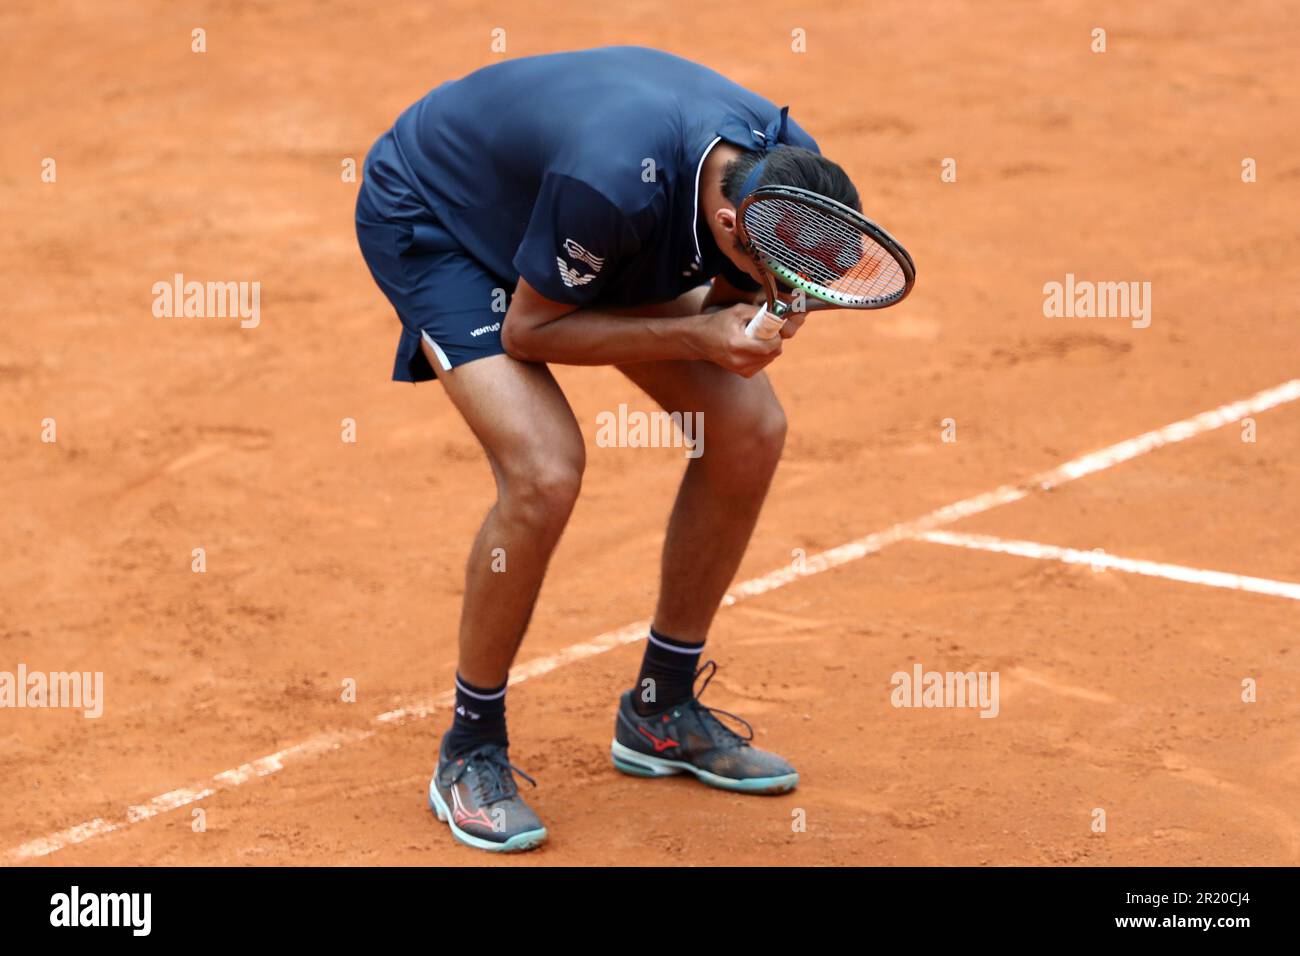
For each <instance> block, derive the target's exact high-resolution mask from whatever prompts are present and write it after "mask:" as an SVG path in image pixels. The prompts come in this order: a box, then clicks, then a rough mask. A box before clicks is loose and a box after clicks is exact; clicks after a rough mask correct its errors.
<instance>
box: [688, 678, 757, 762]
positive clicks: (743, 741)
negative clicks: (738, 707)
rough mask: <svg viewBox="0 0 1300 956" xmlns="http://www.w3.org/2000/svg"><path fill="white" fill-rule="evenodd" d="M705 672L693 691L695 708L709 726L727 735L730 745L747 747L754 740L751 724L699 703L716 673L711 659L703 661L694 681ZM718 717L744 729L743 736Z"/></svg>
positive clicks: (739, 717) (736, 716)
mask: <svg viewBox="0 0 1300 956" xmlns="http://www.w3.org/2000/svg"><path fill="white" fill-rule="evenodd" d="M705 671H708V674H707V675H705V678H704V683H702V684H701V685H700V689H699V690H697V691H695V706H696V707H697V708H698V709H699V710H701V711H703V712H704V713H705V714H706V715H707V716H708V717H710V718H711V719H712V724H711V726H713V727H717V728H719V729H720V730H722V731H723V733H725V734H726V735H727V738H728V741H729V742H730V743H732V744H735V745H738V746H741V747H748V746H749V742H750V741H751V740H753V739H754V725H753V724H751V723H750V722H749V721H747V720H746V719H745V718H744V717H741V716H740V715H738V714H733V713H732V712H731V711H729V710H723V709H722V708H720V707H709V706H708V705H707V704H702V703H700V697H701V696H703V694H704V691H705V690H707V689H708V686H709V682H710V681H711V680H713V675H715V674H716V673H717V672H718V665H717V662H716V661H714V660H712V659H710V660H707V661H705V662H704V664H703V665H701V667H700V669H699V670H697V671H696V672H695V679H696V680H697V681H698V680H699V679H700V675H701V674H703V673H704V672H705ZM719 716H722V717H727V718H729V719H731V720H734V721H735V722H736V723H738V724H740V725H741V726H742V727H744V728H745V734H744V736H741V735H740V734H738V733H736V731H734V730H732V729H731V728H730V727H728V726H727V725H726V724H724V723H723V722H722V721H721V720H719V719H718V717H719Z"/></svg>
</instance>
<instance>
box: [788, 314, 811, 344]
mask: <svg viewBox="0 0 1300 956" xmlns="http://www.w3.org/2000/svg"><path fill="white" fill-rule="evenodd" d="M806 318H808V313H807V312H795V311H790V312H787V313H786V314H785V315H784V319H785V325H783V326H781V338H783V339H792V338H794V334H795V333H796V332H798V331H799V330H800V329H801V328H803V323H804V319H806Z"/></svg>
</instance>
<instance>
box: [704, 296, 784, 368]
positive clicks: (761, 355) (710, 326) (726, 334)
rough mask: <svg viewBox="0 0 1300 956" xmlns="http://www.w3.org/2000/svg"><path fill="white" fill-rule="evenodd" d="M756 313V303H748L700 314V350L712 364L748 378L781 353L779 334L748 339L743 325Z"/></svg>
mask: <svg viewBox="0 0 1300 956" xmlns="http://www.w3.org/2000/svg"><path fill="white" fill-rule="evenodd" d="M757 314H758V307H757V306H754V305H748V304H740V305H731V306H727V308H725V309H719V310H718V311H717V312H713V313H711V314H709V315H707V316H706V317H705V318H704V321H703V323H702V328H701V342H700V346H699V347H700V351H701V352H702V353H703V356H704V358H707V359H708V360H709V361H710V362H712V363H713V364H714V365H718V366H721V367H722V368H725V369H726V370H727V371H728V372H735V373H736V374H737V375H740V376H743V377H744V378H752V377H753V376H755V375H757V374H758V373H759V372H760V371H762V369H763V368H764V367H765V366H767V365H769V364H770V363H771V362H772V361H774V360H775V359H776V357H777V356H778V355H780V354H781V341H782V339H781V336H779V335H777V336H773V337H772V338H770V339H752V338H750V337H749V336H748V335H746V334H745V326H746V325H748V324H749V320H750V319H752V318H753V317H754V316H755V315H757Z"/></svg>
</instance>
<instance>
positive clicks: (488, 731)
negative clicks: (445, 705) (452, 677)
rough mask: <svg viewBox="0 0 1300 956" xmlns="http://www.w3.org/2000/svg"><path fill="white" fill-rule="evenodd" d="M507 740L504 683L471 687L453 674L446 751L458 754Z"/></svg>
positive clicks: (501, 743) (507, 742)
mask: <svg viewBox="0 0 1300 956" xmlns="http://www.w3.org/2000/svg"><path fill="white" fill-rule="evenodd" d="M509 743H510V741H509V738H508V737H507V736H506V685H505V684H502V685H501V686H500V687H475V686H474V685H473V684H470V683H468V682H466V680H465V679H464V678H463V677H461V676H460V674H457V675H456V713H455V716H454V717H453V718H452V722H451V730H449V731H447V753H448V754H449V755H455V754H462V753H465V752H467V751H470V750H473V749H474V748H475V747H479V746H481V745H483V744H500V745H501V746H503V747H505V746H508V745H509Z"/></svg>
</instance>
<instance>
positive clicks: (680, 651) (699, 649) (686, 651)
mask: <svg viewBox="0 0 1300 956" xmlns="http://www.w3.org/2000/svg"><path fill="white" fill-rule="evenodd" d="M646 638H647V639H648V640H649V641H650V643H651V644H653V645H654V646H655V647H662V648H663V649H664V650H666V651H673V652H674V653H676V654H695V655H699V654H702V653H704V645H703V644H701V645H700V646H699V647H697V648H695V650H691V649H689V648H686V647H674V646H673V645H672V644H665V643H664V642H663V641H661V640H658V639H657V638H656V637H655V636H654V635H653V634H647V635H646Z"/></svg>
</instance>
